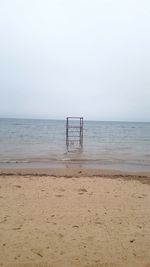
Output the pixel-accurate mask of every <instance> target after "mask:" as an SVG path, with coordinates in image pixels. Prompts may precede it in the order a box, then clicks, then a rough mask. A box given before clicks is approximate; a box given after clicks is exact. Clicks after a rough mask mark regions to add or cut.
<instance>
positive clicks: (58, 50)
mask: <svg viewBox="0 0 150 267" xmlns="http://www.w3.org/2000/svg"><path fill="white" fill-rule="evenodd" d="M68 115H70V116H71V115H74V116H75V115H83V116H84V117H85V118H86V119H95V120H129V121H150V1H149V0H75V1H71V0H24V1H22V0H1V1H0V117H19V118H21V117H23V118H60V119H61V118H65V117H66V116H68Z"/></svg>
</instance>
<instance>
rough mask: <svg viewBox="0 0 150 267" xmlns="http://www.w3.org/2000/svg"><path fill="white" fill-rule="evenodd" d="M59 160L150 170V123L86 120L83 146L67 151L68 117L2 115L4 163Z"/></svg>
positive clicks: (34, 163) (0, 143)
mask: <svg viewBox="0 0 150 267" xmlns="http://www.w3.org/2000/svg"><path fill="white" fill-rule="evenodd" d="M57 163H59V165H60V166H61V164H64V163H65V164H77V163H78V164H80V166H82V164H83V165H84V166H86V165H87V166H90V167H92V166H96V167H106V168H116V169H126V168H128V169H133V170H146V171H147V170H150V123H137V122H136V123H133V122H98V121H84V146H83V150H82V151H74V152H67V150H66V144H65V121H59V120H28V119H0V167H5V166H7V167H8V166H11V167H12V166H13V164H14V165H15V166H16V165H17V167H18V164H22V166H25V167H26V166H33V167H34V166H37V165H38V166H41V167H42V166H44V164H45V166H46V167H48V166H51V165H50V164H53V165H55V164H57ZM23 164H24V165H23ZM48 164H49V165H48ZM20 166H21V165H20ZM67 166H69V165H67Z"/></svg>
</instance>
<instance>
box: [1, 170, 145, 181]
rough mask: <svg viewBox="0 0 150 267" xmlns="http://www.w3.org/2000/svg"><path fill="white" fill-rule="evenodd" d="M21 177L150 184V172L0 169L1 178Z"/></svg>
mask: <svg viewBox="0 0 150 267" xmlns="http://www.w3.org/2000/svg"><path fill="white" fill-rule="evenodd" d="M3 176H12V177H15V176H20V177H27V176H32V177H33V178H36V177H55V178H64V177H65V178H80V177H82V178H86V177H89V178H110V179H124V180H137V181H139V182H141V183H143V184H150V172H133V171H132V172H131V171H119V170H109V169H86V168H47V169H46V168H25V169H23V168H17V169H5V168H4V169H2V168H0V177H3Z"/></svg>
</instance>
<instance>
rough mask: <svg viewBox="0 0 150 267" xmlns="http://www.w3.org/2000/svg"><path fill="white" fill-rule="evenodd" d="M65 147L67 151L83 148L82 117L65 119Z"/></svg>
mask: <svg viewBox="0 0 150 267" xmlns="http://www.w3.org/2000/svg"><path fill="white" fill-rule="evenodd" d="M66 147H67V150H68V151H72V150H76V149H81V148H82V147H83V117H67V118H66Z"/></svg>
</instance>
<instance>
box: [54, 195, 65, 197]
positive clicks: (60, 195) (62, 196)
mask: <svg viewBox="0 0 150 267" xmlns="http://www.w3.org/2000/svg"><path fill="white" fill-rule="evenodd" d="M63 196H64V195H56V197H63Z"/></svg>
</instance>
